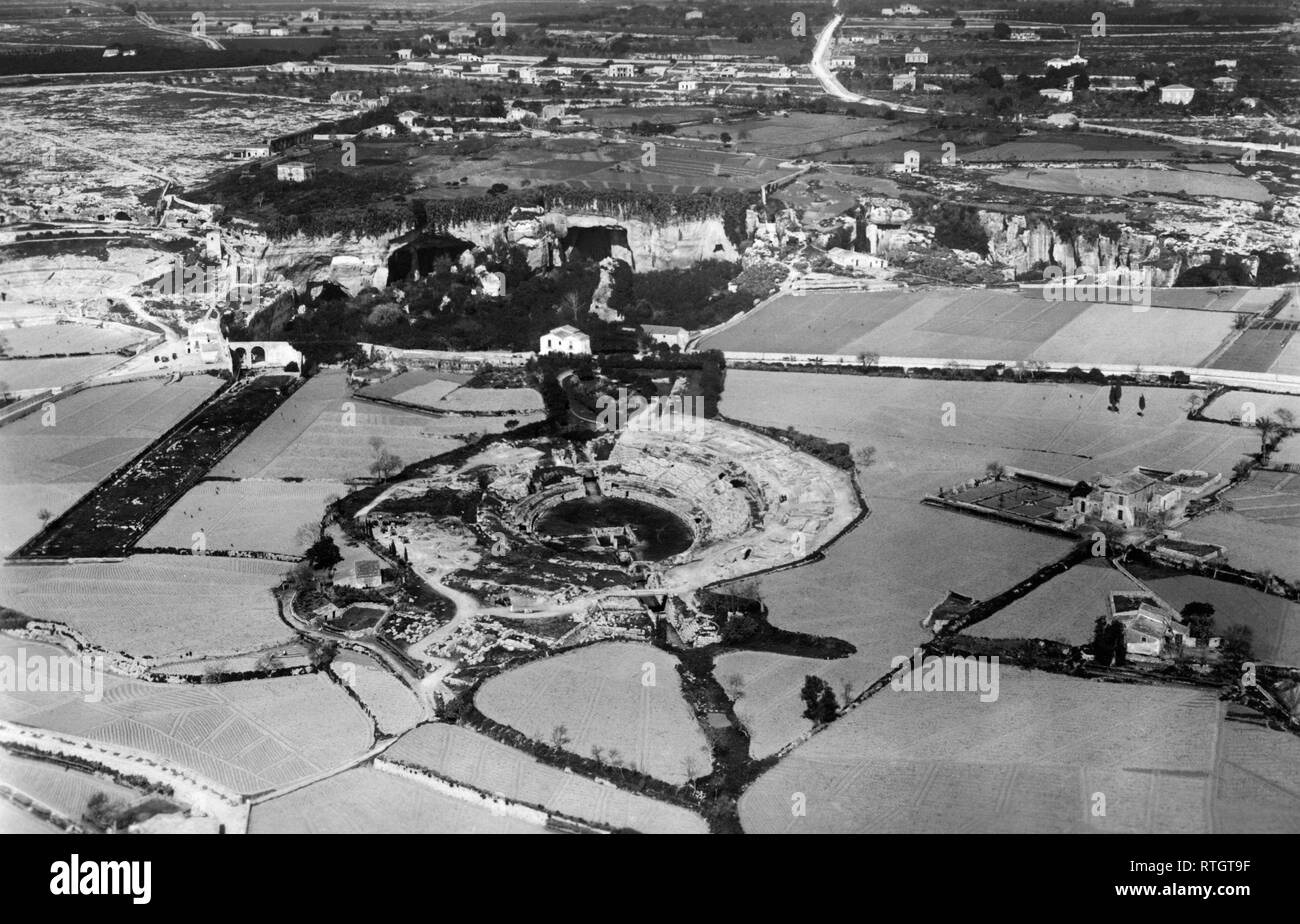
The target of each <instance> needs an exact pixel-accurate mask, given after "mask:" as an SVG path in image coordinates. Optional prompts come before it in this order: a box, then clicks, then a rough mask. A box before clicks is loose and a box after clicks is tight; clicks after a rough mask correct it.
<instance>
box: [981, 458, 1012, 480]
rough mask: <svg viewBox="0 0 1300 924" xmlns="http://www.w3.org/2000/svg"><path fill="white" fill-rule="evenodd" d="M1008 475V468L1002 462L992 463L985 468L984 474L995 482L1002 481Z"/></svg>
mask: <svg viewBox="0 0 1300 924" xmlns="http://www.w3.org/2000/svg"><path fill="white" fill-rule="evenodd" d="M1006 473H1007V467H1006V466H1005V465H1003V464H1002V463H1001V462H990V463H989V464H988V465H986V466H984V474H986V475H988V476H989V477H990V478H992V479H993V480H994V481H1001V480H1002V478H1003V476H1005V475H1006Z"/></svg>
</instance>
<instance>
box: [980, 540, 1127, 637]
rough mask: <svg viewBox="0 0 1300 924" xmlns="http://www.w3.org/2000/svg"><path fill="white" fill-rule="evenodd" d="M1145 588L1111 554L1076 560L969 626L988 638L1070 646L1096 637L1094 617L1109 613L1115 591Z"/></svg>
mask: <svg viewBox="0 0 1300 924" xmlns="http://www.w3.org/2000/svg"><path fill="white" fill-rule="evenodd" d="M1136 590H1139V588H1138V586H1137V585H1136V584H1134V583H1133V582H1132V581H1130V580H1129V579H1128V578H1126V577H1125V576H1124V575H1123V574H1121V573H1120V572H1119V571H1118V570H1117V569H1116V568H1115V567H1114V566H1112V565H1111V564H1110V563H1109V562H1107V561H1106V560H1105V559H1093V560H1089V561H1085V562H1083V563H1082V564H1079V565H1075V566H1074V567H1073V568H1071V569H1070V570H1069V571H1066V572H1065V573H1064V574H1060V575H1057V576H1056V577H1054V578H1052V579H1051V580H1050V581H1048V582H1047V583H1046V584H1042V585H1040V586H1038V587H1036V588H1034V589H1033V590H1032V591H1030V592H1029V593H1028V594H1026V595H1025V596H1023V597H1021V598H1020V599H1019V600H1016V601H1015V602H1013V603H1012V604H1011V605H1010V606H1007V607H1004V608H1003V609H1001V610H998V611H997V612H996V613H994V614H993V615H992V616H990V617H989V618H988V619H985V620H982V621H981V622H977V623H976V624H975V625H973V626H971V627H969V628H968V629H966V630H965V632H966V634H967V635H976V636H980V637H982V638H1041V639H1047V640H1049V641H1054V642H1061V643H1063V644H1066V645H1082V644H1084V643H1086V642H1090V641H1092V627H1093V622H1094V621H1095V620H1096V619H1097V617H1098V616H1108V615H1109V612H1110V611H1109V608H1108V607H1109V601H1110V594H1111V591H1128V592H1133V591H1136Z"/></svg>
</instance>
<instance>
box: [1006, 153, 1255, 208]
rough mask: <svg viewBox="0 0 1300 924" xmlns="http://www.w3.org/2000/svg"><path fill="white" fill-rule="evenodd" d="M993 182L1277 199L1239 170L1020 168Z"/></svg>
mask: <svg viewBox="0 0 1300 924" xmlns="http://www.w3.org/2000/svg"><path fill="white" fill-rule="evenodd" d="M1112 159H1113V156H1112ZM992 179H993V182H994V183H997V184H999V185H1001V186H1011V187H1014V188H1015V189H1027V190H1033V191H1035V192H1049V193H1063V194H1066V195H1074V196H1106V197H1111V196H1138V197H1140V198H1149V197H1153V196H1161V195H1165V196H1170V195H1183V196H1216V197H1219V198H1222V199H1239V200H1241V201H1244V202H1256V203H1264V202H1268V201H1269V200H1271V199H1272V198H1273V197H1272V196H1271V195H1270V194H1269V192H1268V190H1267V189H1265V188H1264V187H1263V186H1262V185H1261V184H1259V183H1258V182H1256V181H1255V180H1253V179H1251V178H1250V177H1247V176H1241V175H1239V174H1236V172H1235V171H1234V172H1233V173H1231V174H1228V173H1222V172H1218V171H1210V170H1159V169H1156V168H1150V167H1069V168H1065V167H1061V168H1052V167H1047V168H1044V167H1017V168H1014V169H1012V170H1008V171H1006V172H1005V173H1002V174H999V175H997V176H994V177H993V178H992Z"/></svg>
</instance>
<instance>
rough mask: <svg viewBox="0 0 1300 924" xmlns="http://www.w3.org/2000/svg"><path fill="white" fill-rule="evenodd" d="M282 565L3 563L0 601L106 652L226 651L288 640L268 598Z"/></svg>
mask: <svg viewBox="0 0 1300 924" xmlns="http://www.w3.org/2000/svg"><path fill="white" fill-rule="evenodd" d="M288 567H289V566H288V565H287V564H286V563H284V562H276V561H260V560H257V559H249V558H218V557H203V556H195V555H135V556H132V557H131V558H128V559H127V560H125V561H121V562H97V563H81V564H41V565H28V564H8V565H5V566H4V567H3V568H0V604H3V605H4V606H8V607H12V608H13V609H15V610H18V611H19V612H20V613H23V614H24V615H26V616H30V617H31V618H33V619H40V620H49V621H52V622H60V623H64V624H65V625H68V626H70V627H72V628H73V629H76V630H77V631H78V632H80V633H82V634H83V635H84V636H85V637H86V639H87V640H88V641H89V642H90V643H91V644H94V645H98V646H100V647H102V648H106V649H108V650H110V651H125V652H127V653H129V654H132V655H152V656H154V657H157V658H161V659H168V658H171V659H175V658H179V657H182V656H184V655H186V654H187V653H189V652H194V653H197V654H210V655H214V656H216V655H223V656H224V655H233V654H237V653H240V652H244V651H249V650H254V649H260V648H264V647H266V646H268V645H275V644H279V643H283V642H285V641H286V640H288V639H291V638H293V636H294V633H293V632H291V631H290V629H289V627H288V626H286V625H285V624H284V623H283V622H281V621H280V619H279V617H278V616H277V614H276V604H275V598H274V597H273V596H272V594H271V590H272V588H274V587H275V586H276V585H277V584H279V583H280V580H281V578H282V576H283V574H284V572H285V570H286V569H287V568H288Z"/></svg>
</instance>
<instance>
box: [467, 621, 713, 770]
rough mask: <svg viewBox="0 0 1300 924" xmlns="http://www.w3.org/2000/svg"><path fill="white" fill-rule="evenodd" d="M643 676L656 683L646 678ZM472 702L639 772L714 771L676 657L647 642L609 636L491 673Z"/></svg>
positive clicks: (538, 734) (536, 734)
mask: <svg viewBox="0 0 1300 924" xmlns="http://www.w3.org/2000/svg"><path fill="white" fill-rule="evenodd" d="M643 678H648V680H652V681H653V684H650V683H648V682H643ZM475 702H476V704H477V705H478V708H479V709H481V710H482V711H483V713H484V715H486V716H487V717H488V718H490V719H495V720H496V721H498V722H501V723H502V724H505V725H509V726H511V727H512V728H515V729H518V730H519V731H521V732H523V733H524V734H525V735H527V736H528V737H530V738H533V739H535V740H538V741H544V742H551V741H552V740H553V733H554V730H555V729H556V728H557V727H558V726H561V725H563V726H565V728H566V729H567V732H568V740H567V741H565V742H564V748H565V750H568V751H572V752H573V753H575V754H580V755H582V756H583V757H590V756H592V748H593V747H599V748H601V749H603V750H604V751H605V754H606V757H605V760H606V761H607V762H612V761H613V760H614V757H613V756H611V755H612V752H614V751H617V752H618V755H617V756H618V757H619V758H620V759H622V760H623V761H624V762H625V763H626V764H627V765H628V766H630V767H633V768H634V769H637V770H640V771H641V772H642V773H645V774H648V775H650V776H653V777H657V778H658V779H661V780H666V781H668V782H670V783H684V782H686V781H687V780H689V779H691V778H693V777H696V776H703V775H705V774H707V773H709V772H710V770H711V767H712V757H711V755H710V752H709V748H708V744H707V742H706V740H705V738H704V733H703V732H702V731H700V728H699V726H698V725H697V724H696V721H695V716H694V714H693V713H692V712H691V709H690V707H689V706H687V704H686V701H685V700H684V699H683V698H682V694H681V682H680V680H679V678H678V675H677V659H676V658H674V657H672V656H671V655H668V654H665V653H664V652H662V651H660V650H658V649H657V648H653V647H651V646H649V645H643V644H637V643H630V642H610V643H605V644H600V645H592V646H590V647H587V648H581V649H578V650H577V651H572V652H569V653H567V654H561V655H557V656H555V657H551V658H546V659H544V660H541V661H533V662H530V663H528V664H524V665H522V666H520V667H516V668H514V669H513V670H510V671H507V672H506V673H504V674H501V675H499V676H496V677H493V678H492V679H491V680H489V681H488V682H487V683H485V684H484V685H483V687H482V688H481V689H480V690H479V692H478V695H477V697H476V698H475Z"/></svg>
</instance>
